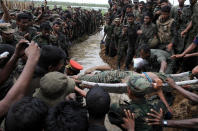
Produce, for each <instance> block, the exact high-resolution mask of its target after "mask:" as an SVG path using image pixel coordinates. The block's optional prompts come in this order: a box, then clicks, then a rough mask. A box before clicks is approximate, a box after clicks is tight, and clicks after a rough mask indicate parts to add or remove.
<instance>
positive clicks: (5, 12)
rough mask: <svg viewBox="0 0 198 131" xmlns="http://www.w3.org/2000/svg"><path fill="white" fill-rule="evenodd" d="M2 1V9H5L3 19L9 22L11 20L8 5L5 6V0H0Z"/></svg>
mask: <svg viewBox="0 0 198 131" xmlns="http://www.w3.org/2000/svg"><path fill="white" fill-rule="evenodd" d="M0 3H1V6H2V9H3V11H4V14H3V17H2V20H3V21H5V22H9V20H10V14H9V11H8V9H7V7H6V6H5V4H4V2H3V0H0Z"/></svg>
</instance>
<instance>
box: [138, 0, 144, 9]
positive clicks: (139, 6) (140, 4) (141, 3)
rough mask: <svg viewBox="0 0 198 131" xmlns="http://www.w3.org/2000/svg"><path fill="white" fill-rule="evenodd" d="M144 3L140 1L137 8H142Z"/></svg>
mask: <svg viewBox="0 0 198 131" xmlns="http://www.w3.org/2000/svg"><path fill="white" fill-rule="evenodd" d="M144 4H145V3H144V1H140V3H139V5H138V8H139V9H141V10H142V9H143V8H144Z"/></svg>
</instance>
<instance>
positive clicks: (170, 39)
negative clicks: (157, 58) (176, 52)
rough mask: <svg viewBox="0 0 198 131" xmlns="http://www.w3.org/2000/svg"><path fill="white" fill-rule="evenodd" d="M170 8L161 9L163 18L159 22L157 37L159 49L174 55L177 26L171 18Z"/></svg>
mask: <svg viewBox="0 0 198 131" xmlns="http://www.w3.org/2000/svg"><path fill="white" fill-rule="evenodd" d="M169 15H170V7H169V6H165V7H163V8H162V9H161V16H160V17H159V19H158V20H157V24H156V25H157V35H158V38H159V45H158V49H161V50H165V51H168V52H169V53H170V54H172V53H173V48H174V46H173V45H174V44H176V43H175V41H176V40H175V39H176V36H177V35H176V34H177V30H176V25H175V21H174V19H172V18H169Z"/></svg>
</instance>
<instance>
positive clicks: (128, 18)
mask: <svg viewBox="0 0 198 131" xmlns="http://www.w3.org/2000/svg"><path fill="white" fill-rule="evenodd" d="M134 20H135V19H134V15H133V13H130V14H128V16H127V22H128V23H129V24H133V23H134Z"/></svg>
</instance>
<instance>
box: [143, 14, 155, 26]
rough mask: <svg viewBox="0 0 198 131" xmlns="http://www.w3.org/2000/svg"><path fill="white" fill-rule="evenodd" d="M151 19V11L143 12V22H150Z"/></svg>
mask: <svg viewBox="0 0 198 131" xmlns="http://www.w3.org/2000/svg"><path fill="white" fill-rule="evenodd" d="M152 19H153V14H152V13H151V12H146V13H145V14H144V24H146V25H147V24H150V23H151V22H152Z"/></svg>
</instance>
